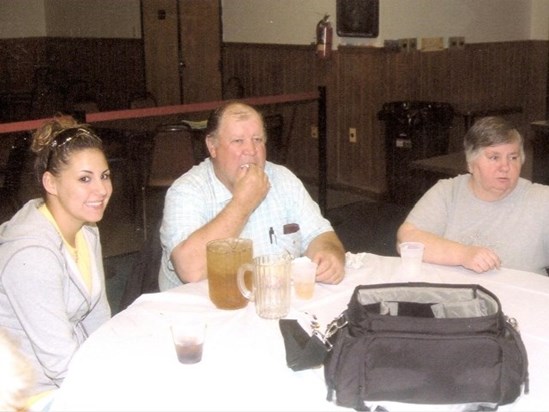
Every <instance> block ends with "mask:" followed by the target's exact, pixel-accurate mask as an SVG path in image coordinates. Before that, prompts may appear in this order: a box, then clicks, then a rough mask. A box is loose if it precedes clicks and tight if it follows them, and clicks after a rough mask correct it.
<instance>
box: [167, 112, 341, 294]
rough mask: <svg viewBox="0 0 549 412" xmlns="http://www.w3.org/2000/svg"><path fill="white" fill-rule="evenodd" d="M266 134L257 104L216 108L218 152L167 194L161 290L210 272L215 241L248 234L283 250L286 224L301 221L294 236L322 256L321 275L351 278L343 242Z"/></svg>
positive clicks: (212, 142)
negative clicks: (277, 157)
mask: <svg viewBox="0 0 549 412" xmlns="http://www.w3.org/2000/svg"><path fill="white" fill-rule="evenodd" d="M266 139H267V137H266V136H265V128H264V124H263V119H262V116H261V114H260V113H259V112H258V111H257V110H256V109H254V108H253V107H251V106H249V105H246V104H243V103H240V102H237V101H234V102H228V103H225V104H223V105H222V106H221V107H219V108H218V109H216V110H215V111H214V112H213V113H212V114H211V116H210V118H209V120H208V128H207V130H206V145H207V147H208V151H209V153H210V157H209V158H208V159H206V160H205V161H203V162H202V163H201V164H200V165H198V166H196V167H194V168H193V169H191V170H190V171H189V172H187V173H185V174H184V175H183V176H181V177H180V178H179V179H178V180H176V181H175V182H174V184H173V185H172V186H171V187H170V189H169V190H168V192H167V195H166V200H165V206H164V216H163V221H162V226H161V229H160V237H161V241H162V247H163V256H162V264H161V268H160V274H159V286H160V289H161V290H166V289H169V288H172V287H175V286H178V285H180V284H181V283H182V282H195V281H198V280H201V279H205V278H206V277H207V271H206V244H207V243H208V242H209V241H210V240H214V239H221V238H227V237H243V238H248V239H252V240H253V248H254V255H255V256H258V255H262V254H267V253H276V252H280V251H281V250H283V249H284V247H285V242H287V241H288V240H289V239H288V235H286V234H284V230H283V227H284V226H285V225H288V224H297V225H299V231H298V232H297V234H292V238H293V239H295V237H296V236H298V237H299V238H300V243H301V250H300V251H299V253H300V254H302V253H304V254H305V255H306V256H308V257H309V258H311V259H312V260H313V261H315V262H316V263H318V270H317V276H316V279H317V281H318V282H324V283H339V282H340V281H341V280H342V279H343V276H344V264H345V251H344V249H343V245H342V244H341V242H340V240H339V239H338V237H337V235H336V234H335V232H334V231H333V229H332V227H331V225H330V223H329V222H328V221H327V220H326V219H325V218H323V217H322V215H321V213H320V209H319V207H318V205H317V204H316V203H315V202H314V201H313V200H312V199H311V197H310V196H309V194H308V192H307V190H306V189H305V187H304V186H303V184H302V183H301V181H300V180H299V179H298V178H297V177H296V176H295V175H294V174H293V173H292V172H290V171H289V170H288V169H287V168H285V167H283V166H280V165H276V164H273V163H271V162H268V161H266V156H267V151H266ZM273 238H274V239H275V241H273Z"/></svg>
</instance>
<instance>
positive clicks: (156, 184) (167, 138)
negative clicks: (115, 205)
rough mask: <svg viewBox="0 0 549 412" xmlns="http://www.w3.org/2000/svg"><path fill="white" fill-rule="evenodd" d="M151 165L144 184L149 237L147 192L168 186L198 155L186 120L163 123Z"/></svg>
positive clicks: (143, 200)
mask: <svg viewBox="0 0 549 412" xmlns="http://www.w3.org/2000/svg"><path fill="white" fill-rule="evenodd" d="M152 144H153V148H152V154H151V157H150V163H149V165H150V166H149V167H146V168H145V171H146V175H145V176H144V179H143V184H142V187H141V197H142V214H143V235H144V237H145V239H146V238H147V229H148V221H147V220H148V217H147V191H148V190H150V189H167V188H168V187H170V186H171V184H172V183H173V182H174V181H175V180H176V179H177V178H178V177H179V176H181V175H182V174H183V173H185V172H186V171H187V170H189V169H190V168H191V167H193V166H194V165H195V164H196V163H197V160H196V158H195V155H194V146H193V136H192V130H191V128H190V127H189V125H188V124H186V123H176V124H165V125H160V126H159V127H158V128H157V130H156V133H155V135H154V139H153V142H152Z"/></svg>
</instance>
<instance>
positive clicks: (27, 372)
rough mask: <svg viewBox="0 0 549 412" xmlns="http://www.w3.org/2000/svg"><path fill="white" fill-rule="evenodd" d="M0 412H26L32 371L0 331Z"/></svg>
mask: <svg viewBox="0 0 549 412" xmlns="http://www.w3.org/2000/svg"><path fill="white" fill-rule="evenodd" d="M0 365H2V366H1V367H0V411H9V412H21V411H26V410H27V402H28V399H29V396H30V391H31V389H32V386H33V385H34V370H33V369H32V367H31V364H30V362H29V361H28V360H27V358H25V357H24V356H23V353H22V352H21V350H20V349H19V346H18V345H17V344H16V343H15V341H14V340H13V339H12V338H11V337H10V336H9V335H8V333H7V332H6V331H5V330H2V329H0Z"/></svg>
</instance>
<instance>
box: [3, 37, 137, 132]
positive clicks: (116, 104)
mask: <svg viewBox="0 0 549 412" xmlns="http://www.w3.org/2000/svg"><path fill="white" fill-rule="evenodd" d="M41 68H43V69H48V70H50V71H51V72H55V73H59V74H61V75H60V76H57V78H56V80H55V81H56V83H61V84H56V86H57V87H59V88H60V89H61V91H62V92H63V93H67V94H68V93H70V89H71V85H73V84H78V85H79V86H78V87H83V88H85V89H86V90H84V92H87V93H88V94H91V95H93V96H91V97H93V98H94V100H95V101H96V102H97V103H98V106H99V108H100V110H102V111H104V110H115V109H123V108H128V107H129V106H128V104H129V100H130V97H131V96H133V95H135V94H137V93H144V92H145V67H144V55H143V40H142V39H103V38H58V37H36V38H17V39H0V93H3V94H4V95H6V94H13V95H30V94H32V92H33V90H34V88H35V86H36V84H35V73H36V71H37V69H41ZM19 110H20V113H12V115H13V116H14V117H15V119H2V120H23V119H28V118H29V109H28V108H27V109H26V110H25V107H20V108H19ZM49 115H51V114H45V116H49ZM0 121H1V120H0Z"/></svg>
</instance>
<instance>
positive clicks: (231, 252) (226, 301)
mask: <svg viewBox="0 0 549 412" xmlns="http://www.w3.org/2000/svg"><path fill="white" fill-rule="evenodd" d="M206 252H207V265H208V287H209V294H210V299H211V301H212V302H213V303H214V304H215V306H217V307H218V308H219V309H239V308H243V307H244V306H246V305H247V304H248V300H247V299H246V298H245V297H244V296H242V294H241V293H240V290H239V289H238V286H237V284H236V274H237V272H238V268H239V267H240V266H242V265H243V264H244V263H250V262H252V261H253V244H252V241H251V240H249V239H240V238H228V239H219V240H212V241H211V242H209V243H208V245H207V247H206ZM250 283H251V274H246V285H247V286H250V287H251V284H250Z"/></svg>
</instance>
